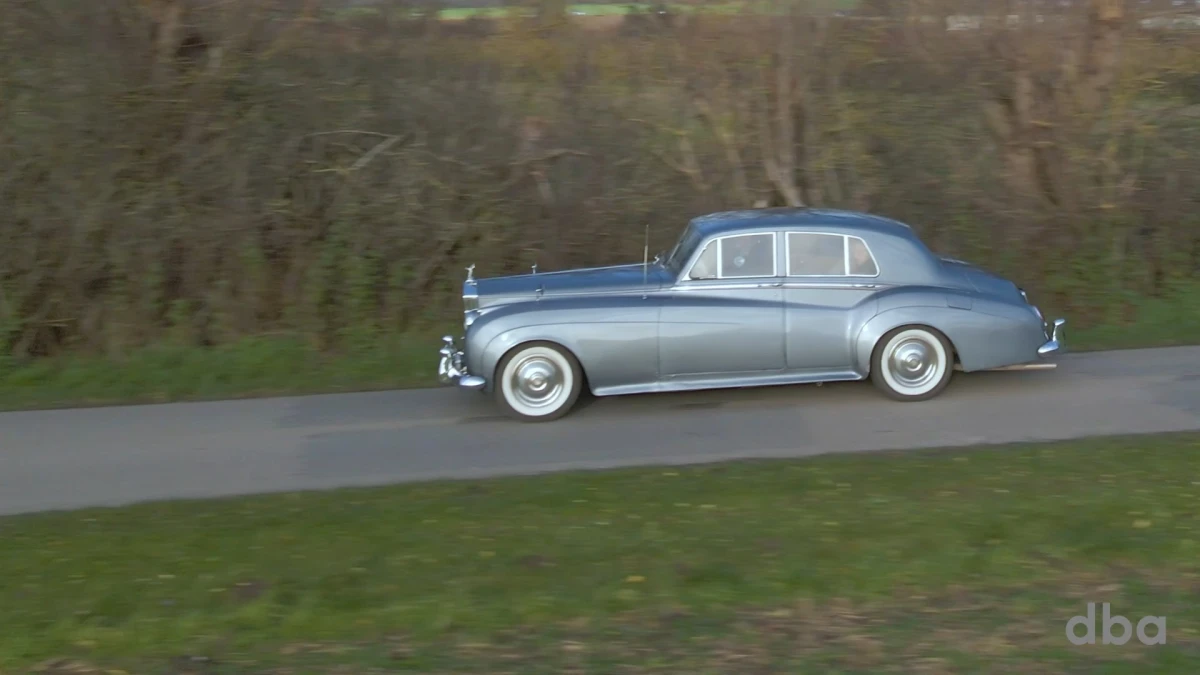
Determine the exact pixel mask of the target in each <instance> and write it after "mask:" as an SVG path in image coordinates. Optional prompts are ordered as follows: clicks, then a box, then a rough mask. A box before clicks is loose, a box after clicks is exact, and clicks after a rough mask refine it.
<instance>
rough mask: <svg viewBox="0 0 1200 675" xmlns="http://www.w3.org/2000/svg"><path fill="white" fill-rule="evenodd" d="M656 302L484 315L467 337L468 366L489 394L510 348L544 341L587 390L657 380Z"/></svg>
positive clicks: (593, 302)
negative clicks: (579, 373) (568, 356)
mask: <svg viewBox="0 0 1200 675" xmlns="http://www.w3.org/2000/svg"><path fill="white" fill-rule="evenodd" d="M660 305H661V303H660V301H659V300H658V299H657V298H655V297H654V296H650V297H643V296H642V295H641V294H637V295H636V296H616V297H613V296H608V297H593V298H588V299H581V298H576V299H571V300H569V301H568V300H565V299H564V300H563V301H554V300H549V299H547V300H542V301H540V302H536V303H530V304H529V305H527V306H526V307H524V308H521V307H515V306H510V307H505V308H497V309H496V310H494V312H495V314H491V313H488V314H484V315H483V316H481V317H480V318H479V319H478V320H476V322H475V323H474V324H472V326H471V330H470V331H469V334H468V338H467V341H468V347H467V350H466V352H467V366H468V368H469V369H470V372H471V373H472V374H475V375H479V376H481V377H483V378H484V379H485V380H486V381H487V384H486V385H485V389H486V390H487V391H491V390H492V388H493V386H494V380H495V377H496V367H497V366H498V365H499V363H500V359H502V358H503V357H504V355H505V354H506V353H508V352H509V350H511V349H512V348H513V347H516V346H517V345H520V344H524V343H527V342H535V341H545V342H552V343H554V344H558V345H561V346H563V347H564V348H566V349H567V350H569V351H570V352H571V353H572V354H573V355H574V356H575V358H576V360H578V361H579V364H580V366H581V367H582V368H583V371H584V375H585V377H586V379H587V382H588V386H589V388H590V389H592V390H593V391H595V390H596V389H598V388H605V387H612V386H621V385H631V384H642V383H646V382H651V381H653V380H654V379H655V378H656V377H657V376H658V311H659V307H660Z"/></svg>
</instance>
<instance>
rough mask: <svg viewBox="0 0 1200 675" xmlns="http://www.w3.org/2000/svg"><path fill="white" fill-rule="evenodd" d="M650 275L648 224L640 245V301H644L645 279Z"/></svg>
mask: <svg viewBox="0 0 1200 675" xmlns="http://www.w3.org/2000/svg"><path fill="white" fill-rule="evenodd" d="M649 274H650V223H646V238H645V243H644V244H643V245H642V299H643V300H645V299H646V279H647V277H648V276H649Z"/></svg>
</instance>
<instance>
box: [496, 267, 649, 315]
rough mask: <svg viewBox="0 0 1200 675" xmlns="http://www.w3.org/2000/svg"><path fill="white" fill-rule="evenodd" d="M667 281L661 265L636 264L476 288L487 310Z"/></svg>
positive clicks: (505, 280)
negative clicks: (523, 300)
mask: <svg viewBox="0 0 1200 675" xmlns="http://www.w3.org/2000/svg"><path fill="white" fill-rule="evenodd" d="M667 278H668V274H667V271H666V270H665V269H664V268H663V267H662V266H661V265H658V264H651V265H647V266H643V265H642V264H641V263H634V264H630V265H616V266H613V267H594V268H589V269H578V270H564V271H561V272H538V273H536V274H520V275H515V276H509V277H494V278H491V279H479V280H478V281H477V282H476V288H477V289H478V291H477V292H478V293H479V302H480V305H481V306H483V305H487V304H494V303H495V302H496V301H502V300H507V299H515V298H522V297H531V296H535V295H537V294H538V293H539V292H540V293H541V295H542V296H543V297H550V296H560V295H577V294H584V293H587V294H593V293H628V292H638V291H642V290H654V289H658V288H661V287H662V285H663V283H665V282H666V280H667Z"/></svg>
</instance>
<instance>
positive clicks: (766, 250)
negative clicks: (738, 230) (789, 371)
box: [658, 232, 786, 379]
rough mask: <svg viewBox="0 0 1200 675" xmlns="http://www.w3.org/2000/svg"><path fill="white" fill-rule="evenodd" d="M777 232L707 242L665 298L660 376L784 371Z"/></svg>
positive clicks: (660, 351)
mask: <svg viewBox="0 0 1200 675" xmlns="http://www.w3.org/2000/svg"><path fill="white" fill-rule="evenodd" d="M780 267H781V266H780V256H779V245H778V236H777V233H776V232H755V233H746V234H735V235H726V236H724V237H719V238H716V239H713V240H711V241H710V242H708V244H707V245H706V246H705V247H704V248H703V249H702V251H701V253H700V255H699V256H697V257H696V259H695V261H694V263H693V264H692V265H691V266H690V268H687V269H686V270H685V271H684V272H682V273H681V274H680V279H679V280H678V281H677V282H676V283H675V285H674V286H673V287H672V288H670V289H669V290H668V291H667V293H666V294H665V296H664V298H663V305H662V310H661V312H660V314H659V340H658V343H659V370H660V372H661V374H662V376H663V378H664V379H671V378H689V377H705V376H712V377H718V378H719V377H723V376H735V375H753V374H755V373H763V372H770V371H782V370H783V369H784V366H785V364H786V360H785V356H784V326H783V288H782V285H783V284H782V279H781V277H780V275H779V270H780Z"/></svg>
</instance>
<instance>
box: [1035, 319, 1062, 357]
mask: <svg viewBox="0 0 1200 675" xmlns="http://www.w3.org/2000/svg"><path fill="white" fill-rule="evenodd" d="M1065 323H1067V320H1066V319H1055V320H1054V323H1053V325H1051V326H1046V327H1045V328H1044V329H1043V332H1044V333H1045V334H1046V342H1045V343H1044V344H1043V345H1042V346H1041V347H1038V350H1037V352H1038V356H1041V357H1043V358H1044V357H1047V356H1053V355H1054V354H1057V353H1059V352H1060V351H1062V349H1063V339H1062V327H1063V325H1064V324H1065Z"/></svg>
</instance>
